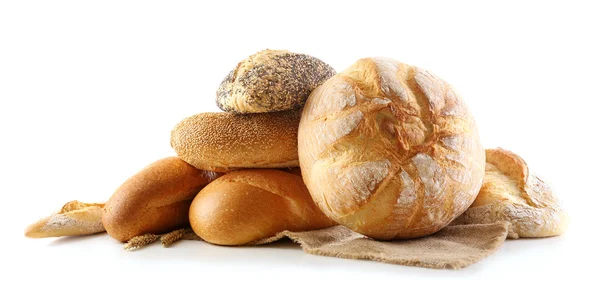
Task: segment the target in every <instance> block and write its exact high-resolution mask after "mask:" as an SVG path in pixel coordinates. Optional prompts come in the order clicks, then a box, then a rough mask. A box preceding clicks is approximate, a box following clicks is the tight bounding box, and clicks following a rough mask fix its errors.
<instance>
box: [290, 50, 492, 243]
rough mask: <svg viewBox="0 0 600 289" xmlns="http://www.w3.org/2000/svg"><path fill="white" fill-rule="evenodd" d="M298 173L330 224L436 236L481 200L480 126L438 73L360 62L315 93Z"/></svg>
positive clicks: (385, 235)
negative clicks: (473, 203)
mask: <svg viewBox="0 0 600 289" xmlns="http://www.w3.org/2000/svg"><path fill="white" fill-rule="evenodd" d="M298 149H299V160H300V167H301V169H302V175H303V177H304V181H305V183H306V186H307V187H308V189H309V191H310V193H311V195H312V197H313V199H314V200H315V202H316V203H317V205H318V206H319V207H320V208H321V209H322V210H323V212H325V214H326V215H327V216H329V217H330V218H331V219H333V220H335V221H337V222H339V223H340V224H343V225H345V226H347V227H348V228H350V229H352V230H354V231H356V232H359V233H361V234H364V235H367V236H370V237H373V238H376V239H383V240H388V239H402V238H413V237H419V236H424V235H428V234H432V233H434V232H436V231H438V230H440V229H442V228H443V227H444V226H446V225H447V224H448V223H450V222H451V221H452V220H453V219H454V218H456V217H457V216H458V215H460V214H461V213H463V212H464V211H465V210H466V209H467V208H468V207H469V206H470V205H471V203H472V202H473V200H474V199H475V197H476V196H477V192H478V191H479V188H480V187H481V183H482V180H483V174H484V166H485V152H484V149H483V148H482V146H481V144H480V142H479V136H478V132H477V127H476V125H475V121H474V119H473V117H472V116H471V114H470V113H469V110H468V109H467V106H466V105H465V103H464V102H463V100H462V99H461V97H460V96H459V95H458V93H457V92H456V91H455V90H454V89H453V88H452V87H451V86H450V85H448V84H447V83H446V82H444V81H443V80H442V79H440V78H438V77H436V76H434V75H433V74H431V73H429V72H427V71H425V70H423V69H420V68H417V67H412V66H409V65H406V64H402V63H399V62H397V61H394V60H391V59H385V58H368V59H361V60H359V61H358V62H356V63H355V64H354V65H352V66H351V67H350V68H348V69H347V70H345V71H344V72H342V73H339V74H338V75H336V76H334V77H333V78H331V79H329V80H328V81H326V82H325V83H324V84H323V85H321V86H319V87H318V88H317V89H315V90H314V91H313V93H312V94H311V95H310V97H309V98H308V100H307V103H306V106H305V108H304V111H303V114H302V118H301V121H300V128H299V135H298Z"/></svg>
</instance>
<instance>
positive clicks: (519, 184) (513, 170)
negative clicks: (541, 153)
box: [453, 148, 569, 239]
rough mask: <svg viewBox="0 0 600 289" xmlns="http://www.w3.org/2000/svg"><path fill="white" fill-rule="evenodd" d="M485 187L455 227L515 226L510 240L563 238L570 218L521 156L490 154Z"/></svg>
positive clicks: (494, 151) (503, 152)
mask: <svg viewBox="0 0 600 289" xmlns="http://www.w3.org/2000/svg"><path fill="white" fill-rule="evenodd" d="M486 162H487V163H486V166H485V177H484V178H483V185H482V186H481V190H480V191H479V195H477V198H476V199H475V202H473V204H472V205H471V207H470V208H469V209H468V210H467V211H466V212H465V213H464V214H462V215H460V216H459V217H458V218H457V219H456V220H454V222H453V224H457V225H460V224H488V223H495V222H500V221H506V222H509V223H510V224H511V226H510V227H509V233H508V237H509V238H512V239H518V238H523V237H529V238H531V237H549V236H557V235H560V234H562V233H563V232H564V231H565V230H566V228H567V225H568V223H569V216H568V215H567V213H566V212H565V211H564V210H563V209H562V208H561V206H560V203H559V202H558V200H557V199H556V198H555V197H554V195H553V193H552V189H550V187H549V186H548V185H547V184H546V183H545V182H544V181H543V180H542V179H541V178H539V177H538V176H536V175H534V174H530V172H529V167H528V166H527V164H526V163H525V161H524V160H523V159H522V158H521V157H519V156H518V155H517V154H515V153H513V152H511V151H508V150H504V149H501V148H497V149H488V150H486Z"/></svg>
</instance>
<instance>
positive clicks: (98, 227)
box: [25, 201, 104, 238]
mask: <svg viewBox="0 0 600 289" xmlns="http://www.w3.org/2000/svg"><path fill="white" fill-rule="evenodd" d="M103 206H104V204H96V203H83V202H79V201H71V202H68V203H66V204H65V205H64V206H63V207H62V208H61V209H60V211H58V212H56V213H54V214H52V215H50V216H48V217H46V218H43V219H41V220H39V221H37V222H35V223H33V224H31V225H29V226H28V227H27V229H25V236H26V237H29V238H47V237H62V236H82V235H91V234H95V233H100V232H104V226H102V207H103Z"/></svg>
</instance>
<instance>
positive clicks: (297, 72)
mask: <svg viewBox="0 0 600 289" xmlns="http://www.w3.org/2000/svg"><path fill="white" fill-rule="evenodd" d="M333 75H335V70H334V69H333V68H331V66H329V65H327V64H326V63H325V62H323V61H321V60H319V59H317V58H314V57H312V56H309V55H305V54H299V53H293V52H289V51H286V50H269V49H267V50H263V51H260V52H258V53H256V54H254V55H252V56H250V57H248V58H247V59H245V60H243V61H242V62H240V63H239V64H238V65H237V67H236V69H234V70H232V71H231V72H230V73H229V74H228V75H227V77H225V79H224V80H223V82H222V83H221V85H220V86H219V89H218V90H217V105H218V106H219V108H221V109H222V110H224V111H228V112H235V113H261V112H274V111H283V110H291V109H296V108H299V107H301V106H302V105H303V104H304V102H305V101H306V98H307V97H308V95H309V94H310V93H311V91H312V90H313V89H315V87H317V86H319V85H320V84H321V83H323V82H325V81H326V80H327V79H329V78H330V77H332V76H333Z"/></svg>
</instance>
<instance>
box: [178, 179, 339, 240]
mask: <svg viewBox="0 0 600 289" xmlns="http://www.w3.org/2000/svg"><path fill="white" fill-rule="evenodd" d="M190 224H191V226H192V229H193V230H194V232H195V233H196V234H197V235H198V236H200V237H201V238H202V239H203V240H205V241H207V242H210V243H213V244H218V245H243V244H247V243H251V242H253V241H258V240H261V239H264V238H268V237H272V236H274V235H275V234H277V233H279V232H281V231H284V230H290V231H308V230H316V229H323V228H327V227H331V226H333V225H335V223H334V222H333V221H331V220H330V219H328V218H327V217H326V216H325V215H324V214H323V213H322V212H321V211H320V210H319V208H317V206H316V205H315V203H314V202H313V200H312V199H311V197H310V194H309V193H308V190H307V189H306V187H305V186H304V183H303V182H302V178H301V177H300V176H298V175H294V174H290V173H286V172H283V171H280V170H269V169H256V170H240V171H236V172H232V173H228V174H226V175H225V176H223V177H221V178H219V179H217V180H216V181H214V182H212V183H211V184H209V185H208V186H206V187H205V188H204V189H202V191H200V193H198V195H197V196H196V198H194V201H193V202H192V206H191V208H190Z"/></svg>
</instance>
